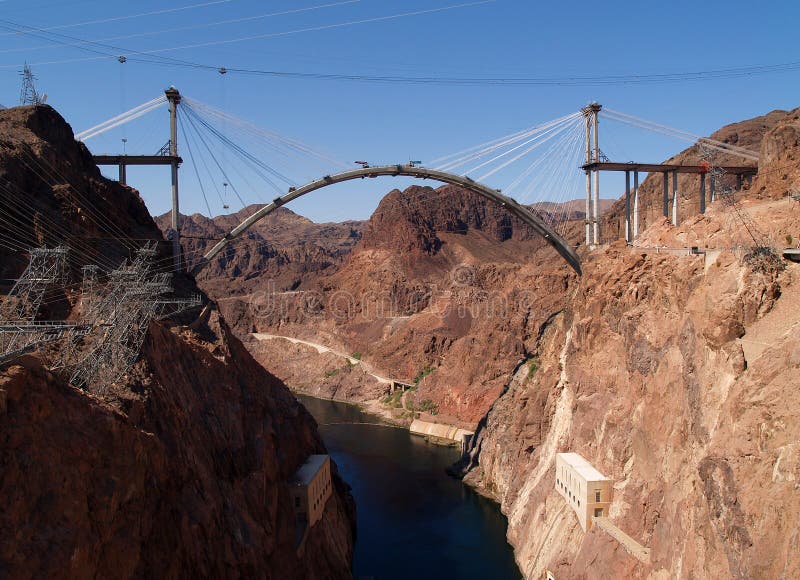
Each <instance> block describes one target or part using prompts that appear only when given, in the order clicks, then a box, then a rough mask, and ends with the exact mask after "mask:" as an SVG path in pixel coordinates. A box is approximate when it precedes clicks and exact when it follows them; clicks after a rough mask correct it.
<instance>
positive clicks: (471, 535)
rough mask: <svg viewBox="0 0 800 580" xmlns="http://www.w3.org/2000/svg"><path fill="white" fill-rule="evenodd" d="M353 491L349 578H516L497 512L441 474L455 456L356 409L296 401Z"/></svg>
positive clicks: (305, 399)
mask: <svg viewBox="0 0 800 580" xmlns="http://www.w3.org/2000/svg"><path fill="white" fill-rule="evenodd" d="M300 400H301V401H302V402H303V404H304V405H305V406H306V408H307V409H308V410H309V411H310V412H311V414H312V415H314V417H315V418H316V420H317V422H318V423H319V424H320V432H321V433H322V437H323V439H324V440H325V445H327V447H328V450H329V452H330V454H331V456H332V457H333V459H334V460H335V461H336V464H337V465H338V466H339V472H340V473H341V475H342V477H343V478H344V479H345V481H347V483H349V484H350V485H351V486H352V488H353V496H354V497H355V500H356V505H357V512H358V537H357V540H356V547H355V557H354V564H353V575H354V576H355V578H356V579H357V580H361V579H371V578H374V579H376V580H388V579H395V578H397V579H400V578H402V579H408V578H417V579H424V578H436V579H437V580H443V579H465V580H469V579H473V578H474V579H481V580H485V579H486V578H492V579H496V580H504V579H506V578H508V579H512V578H513V579H518V578H520V573H519V570H518V569H517V566H516V563H515V562H514V554H513V551H512V549H511V546H509V545H508V543H507V542H506V526H507V523H506V519H505V517H504V516H503V515H502V514H501V513H500V510H499V508H498V507H497V505H495V504H494V503H492V502H490V501H489V500H487V499H485V498H483V497H481V496H479V495H478V494H476V493H475V492H473V491H472V490H471V489H469V488H468V487H466V486H465V485H463V484H462V483H461V482H460V481H458V480H456V479H453V478H451V477H449V476H448V475H447V474H446V473H445V471H444V470H445V468H446V467H447V466H448V465H450V464H451V463H453V462H454V461H455V460H456V459H457V458H458V452H457V451H456V450H455V449H453V448H448V447H439V446H435V445H431V444H429V443H427V442H426V441H425V440H424V439H422V438H420V437H416V436H413V435H411V434H410V433H409V432H408V431H406V430H405V429H398V428H393V427H390V426H379V425H369V424H366V425H365V424H356V423H377V422H380V420H379V419H377V418H376V417H373V416H372V415H368V414H366V413H363V412H362V411H361V410H360V409H359V408H358V407H355V406H352V405H347V404H345V403H337V402H333V401H327V400H322V399H314V398H311V397H304V396H301V397H300Z"/></svg>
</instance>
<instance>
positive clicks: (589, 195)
mask: <svg viewBox="0 0 800 580" xmlns="http://www.w3.org/2000/svg"><path fill="white" fill-rule="evenodd" d="M591 243H592V174H591V173H590V172H588V171H587V172H586V245H587V246H589V245H591Z"/></svg>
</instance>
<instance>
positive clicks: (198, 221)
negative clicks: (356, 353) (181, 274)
mask: <svg viewBox="0 0 800 580" xmlns="http://www.w3.org/2000/svg"><path fill="white" fill-rule="evenodd" d="M258 208H259V206H255V205H253V206H248V207H246V208H244V209H242V210H240V211H238V212H236V213H233V214H229V215H222V216H217V217H215V218H213V219H212V218H208V217H205V216H203V215H200V214H194V215H191V216H181V232H182V235H183V240H182V246H183V251H184V256H185V259H186V263H187V265H188V267H189V268H191V267H192V266H193V265H194V264H195V263H196V262H197V260H198V259H199V258H200V257H202V256H203V254H205V253H206V252H207V251H208V250H210V249H211V247H212V246H213V245H214V243H215V242H216V241H218V240H220V239H221V238H222V237H223V236H224V235H225V234H226V233H227V232H228V231H230V230H231V229H232V228H234V227H235V226H237V225H239V224H240V223H241V222H242V221H243V220H244V219H245V218H247V217H248V216H250V215H252V214H253V213H254V212H255V211H256V210H257V209H258ZM156 223H157V224H158V225H159V227H160V228H161V229H162V230H163V231H166V230H167V229H168V228H169V227H170V223H171V217H170V214H164V215H162V216H159V217H158V218H156ZM363 228H364V224H363V222H360V221H349V222H343V223H325V224H318V223H314V222H312V221H311V220H309V219H308V218H305V217H302V216H299V215H297V214H296V213H294V212H292V211H291V210H289V209H287V208H278V209H277V210H276V211H275V212H273V213H272V214H270V215H268V216H267V217H266V218H264V219H263V220H262V221H260V222H259V223H257V224H256V225H255V226H253V227H252V228H251V229H250V230H249V231H248V232H247V234H246V235H244V236H242V238H241V239H239V240H237V241H235V242H233V243H232V244H230V245H229V246H228V247H227V248H226V249H225V250H224V251H223V252H222V253H221V254H220V256H219V257H217V258H216V259H215V260H213V261H212V263H210V264H209V265H208V266H206V267H205V268H204V269H203V271H202V272H201V273H200V275H199V278H198V282H199V283H200V284H201V285H202V286H203V289H204V290H205V291H206V292H208V293H209V295H211V296H212V297H214V298H222V297H226V296H230V295H241V294H248V293H251V292H254V291H257V290H259V289H262V288H267V287H269V288H273V289H274V290H275V291H286V290H297V289H298V288H300V289H302V288H306V287H308V286H310V285H311V284H313V282H314V281H315V280H316V279H317V278H318V277H319V276H321V275H324V274H325V273H328V272H330V271H333V270H335V269H336V267H337V266H339V265H340V264H341V263H342V261H343V259H344V257H345V256H346V255H347V254H349V253H350V251H351V250H352V249H353V247H354V246H355V244H356V243H357V242H358V240H360V239H361V234H362V231H363Z"/></svg>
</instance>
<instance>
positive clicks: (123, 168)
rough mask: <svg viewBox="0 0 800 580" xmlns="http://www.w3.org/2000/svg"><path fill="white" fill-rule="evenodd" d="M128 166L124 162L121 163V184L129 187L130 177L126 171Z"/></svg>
mask: <svg viewBox="0 0 800 580" xmlns="http://www.w3.org/2000/svg"><path fill="white" fill-rule="evenodd" d="M126 169H127V168H126V166H125V162H124V161H120V162H119V182H120V183H121V184H122V185H128V176H127V171H126Z"/></svg>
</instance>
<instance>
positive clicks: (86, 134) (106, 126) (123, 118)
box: [75, 95, 167, 141]
mask: <svg viewBox="0 0 800 580" xmlns="http://www.w3.org/2000/svg"><path fill="white" fill-rule="evenodd" d="M166 103H167V98H166V97H165V96H164V95H160V96H158V97H156V98H155V99H151V100H149V101H147V102H146V103H142V104H141V105H139V106H137V107H134V108H133V109H130V110H128V111H125V112H124V113H121V114H119V115H117V116H116V117H112V118H111V119H108V120H106V121H103V122H102V123H100V124H98V125H95V126H94V127H90V128H89V129H86V130H85V131H81V132H80V133H76V134H75V140H76V141H87V140H89V139H91V138H92V137H96V136H97V135H102V134H103V133H105V132H106V131H110V130H111V129H114V128H115V127H119V126H121V125H125V124H126V123H129V122H131V121H133V120H134V119H138V118H139V117H141V116H143V115H146V114H147V113H149V112H150V111H155V110H156V109H158V108H160V107H162V106H163V105H165V104H166Z"/></svg>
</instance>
